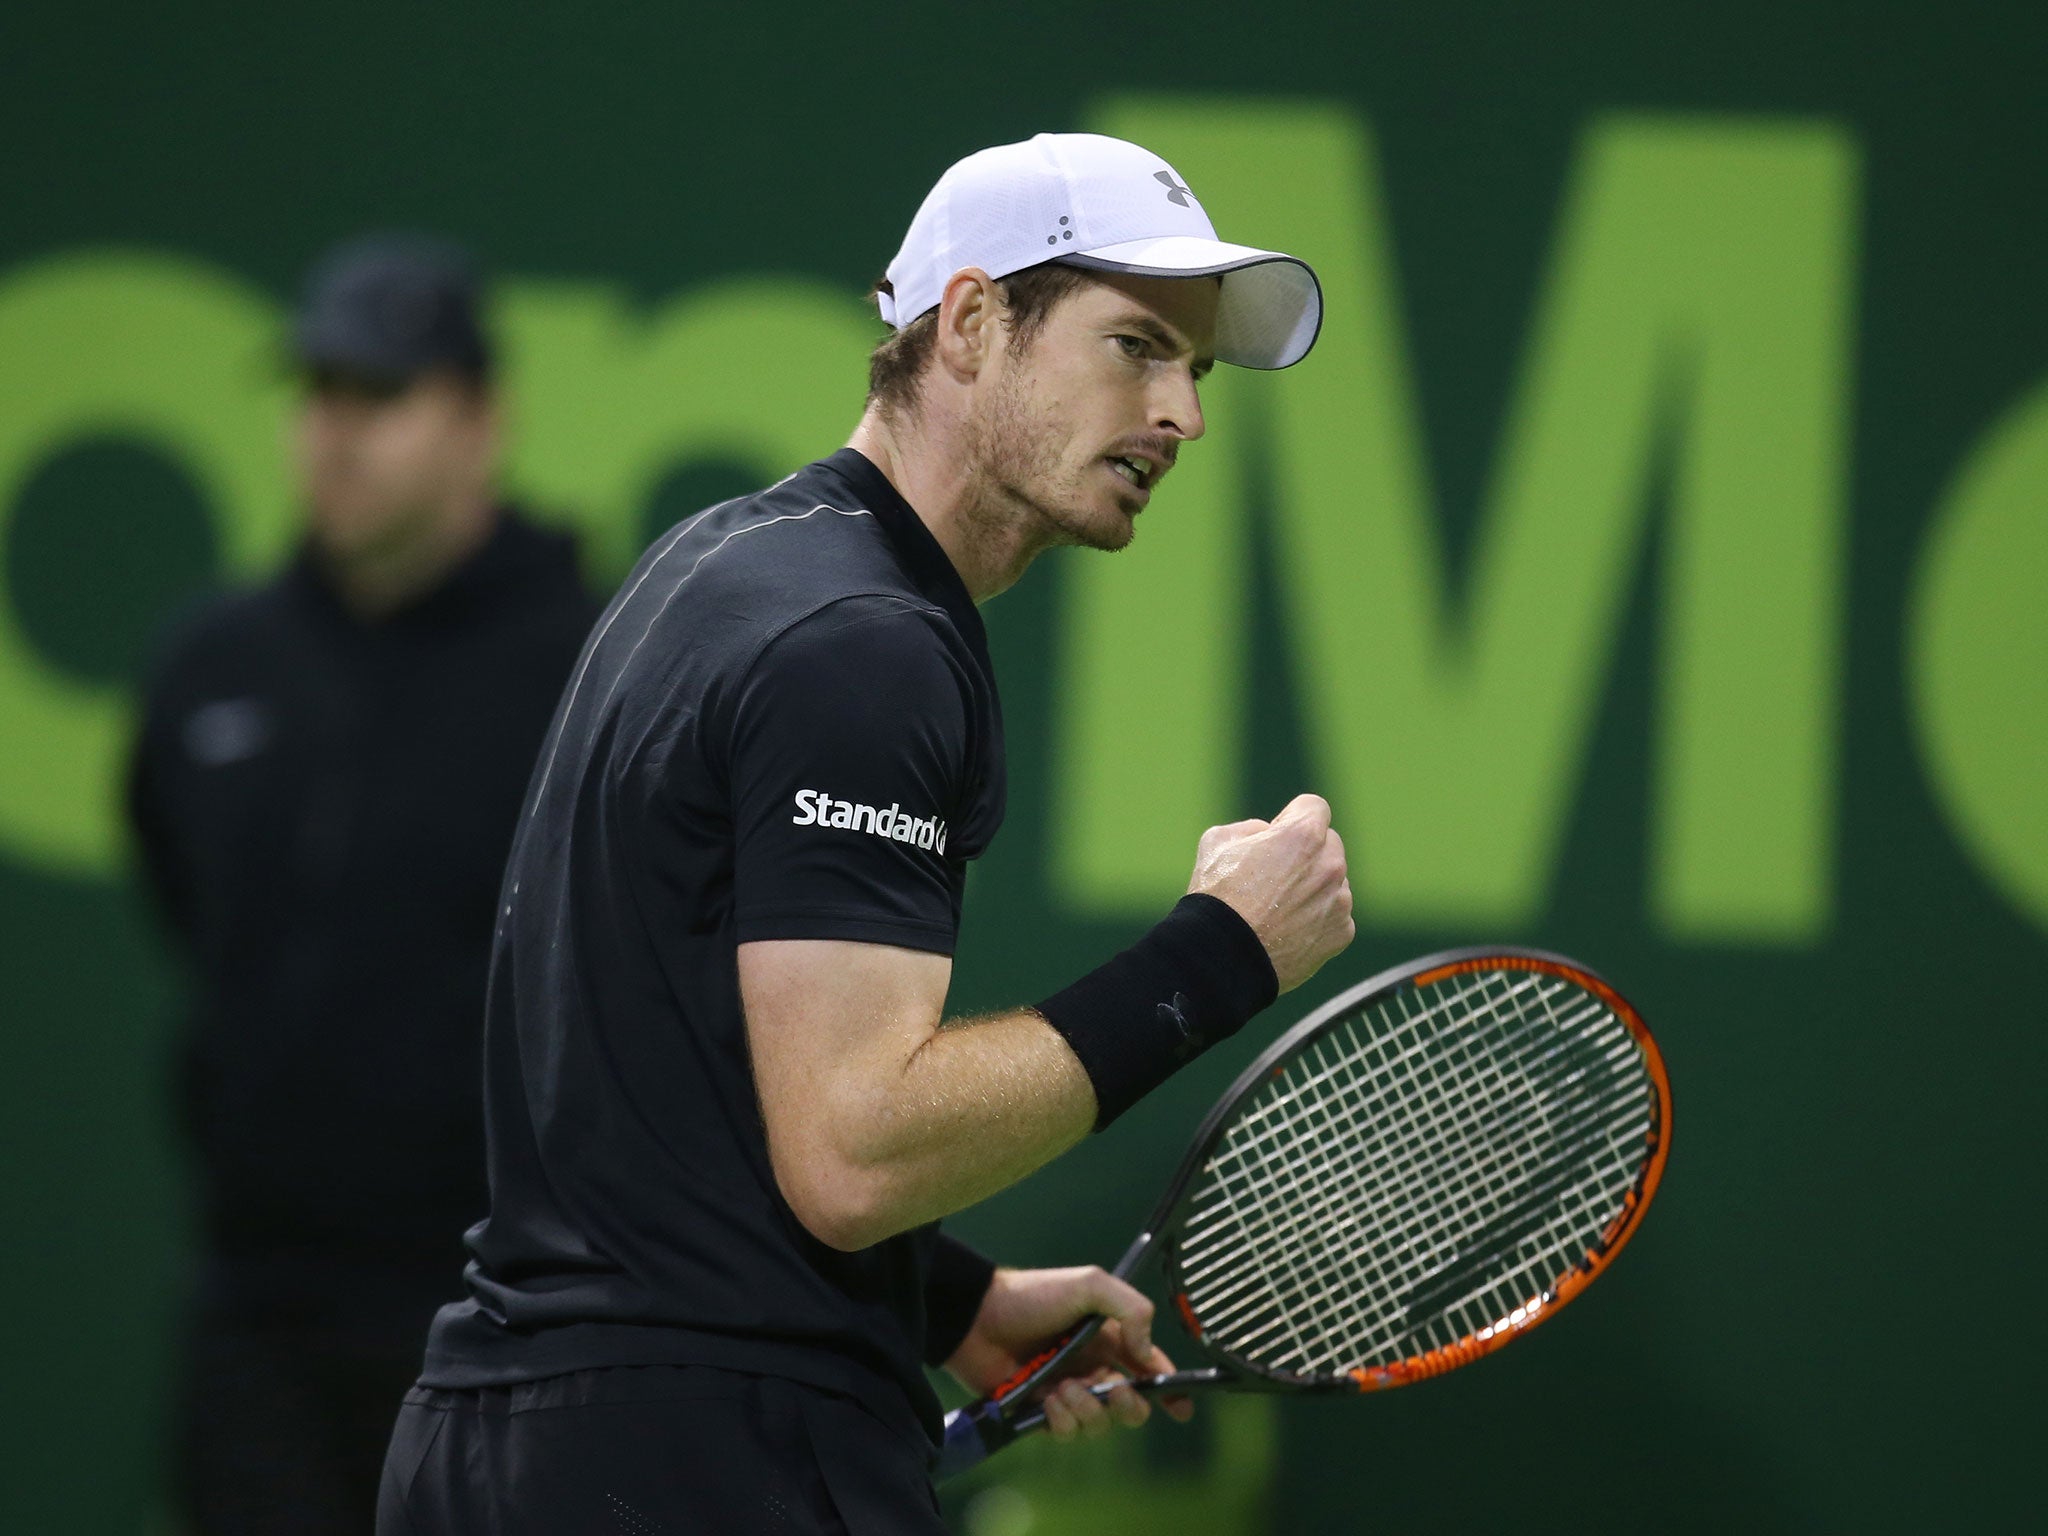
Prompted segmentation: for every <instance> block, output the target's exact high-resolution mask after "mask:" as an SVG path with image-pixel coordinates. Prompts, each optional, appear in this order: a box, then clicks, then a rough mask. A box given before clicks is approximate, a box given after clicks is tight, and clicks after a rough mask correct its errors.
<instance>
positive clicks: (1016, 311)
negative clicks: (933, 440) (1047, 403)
mask: <svg viewBox="0 0 2048 1536" xmlns="http://www.w3.org/2000/svg"><path fill="white" fill-rule="evenodd" d="M1089 281H1091V279H1090V278H1089V276H1088V274H1087V273H1086V272H1084V271H1083V270H1082V269H1081V268H1079V267H1069V266H1064V265H1062V264H1061V263H1059V262H1056V261H1047V262H1041V263H1039V264H1038V265H1037V266H1035V267H1026V268H1025V269H1024V270H1023V271H1021V272H1012V273H1011V274H1010V275H1009V276H1008V277H999V278H997V279H996V288H997V291H999V292H1000V293H1001V294H1002V296H1003V326H1004V328H1005V329H1006V330H1008V331H1009V333H1010V339H1011V341H1013V342H1014V343H1015V344H1016V345H1017V346H1018V347H1019V348H1020V349H1021V348H1025V347H1028V346H1030V345H1031V342H1032V338H1034V337H1035V336H1037V334H1038V333H1039V331H1040V330H1041V329H1042V328H1043V327H1044V325H1045V322H1046V317H1047V316H1049V315H1050V314H1051V313H1052V312H1053V309H1054V307H1055V306H1056V305H1057V304H1058V303H1059V301H1060V300H1061V299H1063V298H1065V297H1066V296H1067V295H1068V294H1070V293H1072V292H1073V291H1074V290H1075V289H1077V288H1079V287H1081V286H1082V284H1084V283H1087V282H1089ZM892 291H893V290H892V289H891V288H890V286H889V279H887V278H886V277H884V278H881V279H879V280H878V281H877V282H876V283H875V287H874V293H873V294H872V295H871V297H879V296H880V295H882V294H885V293H890V292H892ZM938 331H939V312H938V310H936V309H929V310H926V311H925V312H924V313H923V314H921V315H919V316H918V317H917V318H916V319H915V320H913V321H911V322H910V324H908V325H906V326H905V327H903V329H902V330H900V331H892V332H890V334H889V335H887V336H885V337H884V338H882V343H881V345H880V346H878V347H876V348H875V350H874V351H873V352H872V353H871V354H870V355H869V357H868V404H869V405H873V406H879V407H881V410H882V414H884V415H885V416H886V415H893V414H895V413H896V412H898V411H906V412H907V411H915V410H916V409H917V381H918V380H919V379H921V378H923V377H924V370H925V365H926V364H927V363H929V362H930V361H931V358H932V346H933V344H934V343H933V338H934V337H936V336H937V335H938Z"/></svg>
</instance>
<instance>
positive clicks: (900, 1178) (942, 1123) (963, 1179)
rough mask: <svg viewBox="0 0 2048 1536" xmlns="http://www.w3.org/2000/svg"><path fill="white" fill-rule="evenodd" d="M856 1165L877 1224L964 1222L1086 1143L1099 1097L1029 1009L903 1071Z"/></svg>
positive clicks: (992, 1021) (914, 1055) (946, 1042)
mask: <svg viewBox="0 0 2048 1536" xmlns="http://www.w3.org/2000/svg"><path fill="white" fill-rule="evenodd" d="M866 1118H867V1130H868V1134H867V1135H865V1136H863V1137H862V1138H861V1141H860V1145H859V1146H858V1148H857V1149H855V1155H856V1156H857V1157H858V1158H859V1159H860V1160H861V1162H862V1163H863V1164H864V1165H865V1166H866V1167H867V1169H868V1170H869V1171H870V1172H871V1173H872V1174H873V1175H874V1176H875V1178H876V1180H877V1183H878V1186H879V1194H880V1199H879V1201H878V1208H877V1210H876V1213H875V1214H876V1216H877V1218H878V1219H879V1221H880V1223H881V1224H882V1225H886V1226H887V1227H888V1228H889V1230H890V1231H891V1232H901V1231H907V1230H909V1229H910V1228H912V1227H916V1226H920V1225H922V1224H923V1223H925V1222H927V1221H935V1220H937V1219H939V1218H940V1217H942V1216H948V1215H951V1214H952V1213H953V1212H955V1211H960V1210H965V1209H966V1208H967V1207H968V1206H971V1205H974V1204H976V1203H978V1202H980V1201H982V1200H985V1199H987V1198H988V1197H989V1196H990V1195H992V1194H995V1193H996V1192H997V1191H998V1190H1002V1189H1007V1188H1008V1187H1009V1186H1010V1185H1012V1184H1014V1183H1016V1182H1017V1181H1018V1180H1019V1179H1022V1178H1024V1177H1025V1176H1026V1175H1027V1174H1030V1173H1032V1172H1033V1171H1035V1170H1036V1169H1038V1168H1040V1167H1042V1166H1044V1165H1045V1164H1046V1163H1048V1162H1050V1161H1052V1159H1053V1158H1055V1157H1058V1156H1059V1155H1060V1154H1061V1153H1062V1152H1064V1151H1066V1150H1067V1149H1068V1148H1069V1147H1071V1146H1073V1145H1074V1144H1075V1143H1076V1142H1078V1141H1080V1140H1081V1139H1082V1138H1083V1137H1084V1136H1086V1135H1087V1134H1088V1132H1089V1130H1090V1129H1091V1128H1092V1127H1093V1125H1094V1123H1095V1094H1094V1091H1093V1089H1092V1088H1091V1087H1090V1085H1089V1081H1088V1076H1087V1074H1086V1073H1085V1072H1084V1071H1083V1070H1082V1069H1081V1064H1080V1062H1079V1061H1078V1060H1077V1059H1076V1058H1075V1056H1074V1053H1073V1052H1072V1051H1071V1050H1070V1049H1068V1047H1067V1044H1066V1042H1065V1041H1064V1040H1062V1039H1061V1038H1060V1036H1059V1035H1058V1034H1057V1033H1056V1032H1055V1031H1054V1030H1053V1029H1052V1028H1051V1026H1049V1025H1048V1024H1047V1023H1046V1022H1045V1020H1044V1019H1042V1018H1040V1017H1039V1016H1038V1015H1037V1014H1036V1013H1034V1012H1031V1011H1030V1010H1028V1009H1018V1010H1015V1011H1013V1012H1007V1013H999V1014H990V1015H986V1016H983V1017H980V1018H972V1019H953V1020H948V1021H947V1023H946V1024H945V1025H944V1026H943V1027H941V1028H939V1029H937V1030H934V1031H933V1032H932V1033H931V1034H930V1035H929V1036H928V1037H927V1038H926V1039H925V1040H924V1041H923V1043H922V1044H920V1045H919V1046H918V1047H917V1048H916V1049H915V1050H914V1051H912V1052H911V1054H910V1057H909V1059H908V1060H907V1061H906V1062H904V1063H903V1068H902V1072H901V1074H900V1076H899V1078H898V1080H897V1081H896V1082H895V1083H894V1084H891V1085H887V1086H886V1087H885V1088H884V1091H883V1093H882V1095H881V1097H880V1099H879V1102H878V1103H876V1104H875V1105H874V1107H873V1110H872V1113H871V1114H870V1115H869V1116H868V1117H866Z"/></svg>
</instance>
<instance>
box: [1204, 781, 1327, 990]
mask: <svg viewBox="0 0 2048 1536" xmlns="http://www.w3.org/2000/svg"><path fill="white" fill-rule="evenodd" d="M1188 891H1189V893H1190V894H1193V893H1194V892H1196V891H1201V892H1205V893H1206V894H1208V895H1210V896H1214V897H1215V898H1217V900H1219V901H1223V902H1227V903H1229V905H1230V906H1231V908H1232V909H1233V910H1234V911H1235V912H1236V913H1237V915H1238V916H1240V917H1242V918H1243V919H1244V920H1245V921H1246V922H1247V923H1250V924H1251V926H1252V931H1253V932H1254V933H1256V934H1257V935H1258V936H1259V942H1260V943H1261V944H1263V945H1265V946H1266V954H1267V957H1268V958H1269V959H1271V960H1272V962H1273V972H1274V974H1275V975H1277V976H1278V977H1279V978H1280V990H1281V991H1282V992H1291V991H1293V990H1294V989H1295V988H1296V987H1298V986H1300V985H1301V984H1302V983H1303V982H1304V981H1307V980H1308V979H1309V977H1311V976H1313V975H1315V973H1316V972H1317V971H1319V970H1321V969H1322V965H1323V962H1324V961H1325V960H1328V959H1329V958H1330V957H1331V956H1332V955H1334V954H1336V953H1337V952H1338V951H1339V950H1341V949H1342V948H1343V947H1344V946H1345V945H1347V944H1349V943H1350V942H1351V939H1352V936H1353V935H1354V934H1356V933H1357V932H1358V927H1357V925H1356V924H1355V923H1353V922H1352V921H1351V881H1350V879H1349V878H1348V876H1347V875H1346V872H1345V867H1344V840H1343V839H1342V838H1340V837H1339V836H1338V835H1337V834H1336V833H1335V832H1333V831H1331V830H1330V804H1329V802H1328V801H1327V800H1325V799H1323V797H1322V796H1320V795H1296V796H1295V797H1294V798H1293V799H1292V800H1290V801H1288V802H1287V807H1286V809H1285V810H1283V811H1281V813H1280V814H1279V815H1278V816H1275V817H1274V818H1273V819H1272V820H1271V821H1235V822H1232V823H1231V824H1230V825H1229V826H1225V827H1211V828H1210V829H1209V830H1208V831H1206V832H1204V833H1203V834H1202V842H1201V846H1200V847H1198V848H1197V849H1196V850H1195V873H1194V876H1193V878H1192V879H1190V880H1189V881H1188Z"/></svg>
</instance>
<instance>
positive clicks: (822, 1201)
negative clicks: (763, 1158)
mask: <svg viewBox="0 0 2048 1536" xmlns="http://www.w3.org/2000/svg"><path fill="white" fill-rule="evenodd" d="M776 1183H777V1184H779V1185H780V1186H781V1189H782V1199H783V1203H784V1204H785V1205H787V1206H788V1207H789V1210H790V1214H791V1215H793V1216H795V1217H796V1219H797V1221H798V1222H799V1223H800V1224H801V1225H802V1226H803V1229H804V1230H805V1231H806V1232H808V1233H810V1234H811V1236H813V1237H815V1238H816V1239H817V1240H818V1241H819V1242H821V1243H823V1244H824V1245H825V1246H826V1247H827V1248H836V1249H837V1250H838V1251H839V1252H841V1253H858V1252H860V1250H861V1249H863V1248H872V1247H874V1246H875V1244H877V1243H879V1242H882V1241H884V1240H885V1239H887V1238H891V1237H894V1236H895V1235H896V1234H897V1233H899V1232H906V1231H908V1230H909V1229H910V1228H911V1227H913V1226H915V1225H916V1223H915V1222H914V1221H907V1220H904V1219H903V1218H902V1214H901V1212H900V1211H899V1210H898V1208H897V1202H895V1201H894V1200H892V1199H891V1198H890V1190H889V1187H888V1180H887V1179H886V1178H884V1177H883V1176H882V1175H880V1174H879V1173H878V1172H877V1171H875V1170H872V1169H862V1168H858V1167H854V1166H852V1165H850V1164H845V1163H836V1164H832V1165H829V1166H818V1165H815V1164H814V1165H812V1166H809V1167H806V1168H804V1169H801V1170H794V1171H792V1170H784V1169H781V1168H778V1169H777V1170H776Z"/></svg>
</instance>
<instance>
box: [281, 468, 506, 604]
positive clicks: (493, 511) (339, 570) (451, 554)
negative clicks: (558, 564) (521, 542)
mask: <svg viewBox="0 0 2048 1536" xmlns="http://www.w3.org/2000/svg"><path fill="white" fill-rule="evenodd" d="M497 525H498V506H497V502H496V501H495V500H494V499H493V498H492V497H490V496H481V497H478V498H476V499H474V500H465V501H464V502H463V503H461V504H460V505H459V506H456V507H454V508H451V509H448V510H446V511H445V512H444V513H443V514H442V515H441V516H439V517H437V518H435V519H433V520H431V521H429V522H427V523H426V524H424V525H423V526H422V527H421V528H419V529H418V530H416V531H411V532H409V534H408V536H407V537H404V538H399V539H392V540H389V541H387V542H385V543H381V544H376V545H372V546H370V547H369V548H366V549H360V550H355V551H351V552H349V553H346V554H337V553H335V552H333V551H331V550H327V549H319V559H320V566H321V569H322V570H323V571H325V572H326V574H327V578H328V580H329V581H330V582H332V583H333V585H334V589H335V591H336V593H337V594H338V595H339V596H340V598H341V602H342V606H343V607H345V608H347V609H348V611H349V612H350V613H352V614H354V615H355V617H356V618H358V619H360V620H362V621H363V622H364V623H368V624H374V623H377V622H379V621H381V620H383V619H386V618H389V617H390V616H391V615H392V614H394V613H396V612H397V611H398V610H399V609H401V608H403V607H405V606H406V605H407V604H409V603H411V602H413V601H415V600H416V599H418V598H421V597H424V596H425V595H426V594H427V593H429V592H431V591H433V590H434V588H436V587H438V586H440V585H441V583H442V582H443V581H445V580H446V579H447V578H448V577H449V575H450V574H452V573H453V572H454V570H455V569H456V567H457V566H459V565H461V564H462V563H463V562H464V561H466V560H468V559H469V557H470V556H471V555H473V554H475V553H476V552H477V550H479V549H480V548H482V547H483V545H484V543H485V541H486V540H488V539H489V538H490V536H491V534H492V532H493V531H494V530H495V529H496V528H497ZM316 548H318V546H316Z"/></svg>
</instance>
